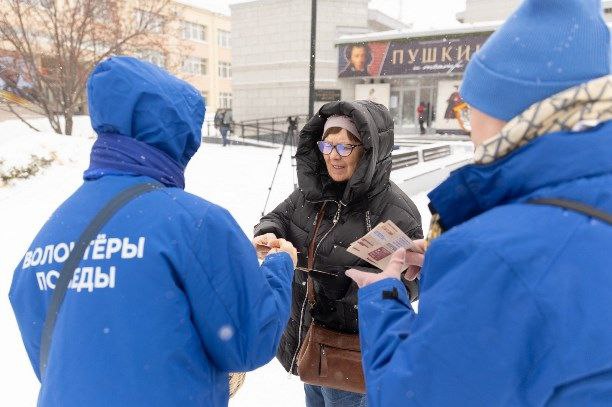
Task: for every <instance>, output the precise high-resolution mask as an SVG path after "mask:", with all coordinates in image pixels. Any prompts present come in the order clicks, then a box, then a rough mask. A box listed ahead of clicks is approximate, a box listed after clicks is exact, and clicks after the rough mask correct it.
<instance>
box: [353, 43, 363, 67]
mask: <svg viewBox="0 0 612 407" xmlns="http://www.w3.org/2000/svg"><path fill="white" fill-rule="evenodd" d="M365 63H366V50H365V47H354V48H353V49H352V51H351V64H353V67H354V68H355V70H357V71H363V70H365Z"/></svg>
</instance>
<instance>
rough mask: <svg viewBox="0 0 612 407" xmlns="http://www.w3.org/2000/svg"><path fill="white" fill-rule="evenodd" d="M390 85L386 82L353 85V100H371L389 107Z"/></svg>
mask: <svg viewBox="0 0 612 407" xmlns="http://www.w3.org/2000/svg"><path fill="white" fill-rule="evenodd" d="M390 94H391V85H390V84H388V83H368V84H363V85H362V84H360V85H355V100H371V101H372V102H376V103H380V104H381V105H383V106H385V107H386V108H387V109H388V108H389V101H390V100H389V98H390Z"/></svg>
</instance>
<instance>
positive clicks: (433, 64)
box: [338, 33, 490, 78]
mask: <svg viewBox="0 0 612 407" xmlns="http://www.w3.org/2000/svg"><path fill="white" fill-rule="evenodd" d="M489 35H490V33H484V34H483V33H479V34H467V35H462V36H442V37H435V38H415V39H403V40H392V41H373V42H367V43H358V44H343V45H341V46H339V47H338V50H339V63H338V77H340V78H350V77H379V76H391V75H422V74H430V73H444V74H451V73H461V72H463V71H464V70H465V67H466V65H467V63H468V62H469V60H470V58H471V57H472V55H474V53H476V52H477V51H478V50H479V49H480V47H481V46H482V44H484V42H485V41H486V40H487V38H488V37H489Z"/></svg>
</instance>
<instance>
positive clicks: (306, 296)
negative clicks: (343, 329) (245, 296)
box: [289, 201, 344, 377]
mask: <svg viewBox="0 0 612 407" xmlns="http://www.w3.org/2000/svg"><path fill="white" fill-rule="evenodd" d="M322 202H323V203H326V202H333V203H335V204H336V205H338V210H337V211H336V214H335V215H334V220H333V221H332V227H331V228H329V230H328V231H327V233H325V235H323V237H322V238H321V240H319V243H318V244H317V247H315V251H314V254H313V256H312V257H313V259H316V258H317V251H318V250H319V246H320V245H321V243H322V242H323V240H325V238H326V237H327V236H328V235H329V233H330V232H331V231H332V230H333V229H334V227H335V226H336V224H337V223H338V221H339V220H340V211H341V210H342V206H343V205H344V204H343V203H342V202H338V201H322ZM315 222H316V220H315ZM315 234H316V232H315ZM316 238H317V237H316V236H313V239H316ZM313 267H314V261H313ZM307 302H308V286H307V287H306V295H305V296H304V302H303V303H302V310H301V311H300V326H299V328H298V343H297V347H296V348H295V352H294V353H293V358H291V366H290V367H289V377H291V375H292V374H293V373H292V372H293V367H294V366H295V362H296V358H297V355H298V353H299V352H300V346H301V345H302V323H303V321H304V312H305V311H306V303H307Z"/></svg>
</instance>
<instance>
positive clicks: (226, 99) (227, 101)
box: [219, 92, 232, 109]
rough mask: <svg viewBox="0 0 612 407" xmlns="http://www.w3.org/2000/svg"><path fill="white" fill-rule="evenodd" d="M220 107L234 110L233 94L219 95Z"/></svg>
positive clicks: (223, 93)
mask: <svg viewBox="0 0 612 407" xmlns="http://www.w3.org/2000/svg"><path fill="white" fill-rule="evenodd" d="M219 107H220V108H222V109H231V108H232V94H231V93H225V92H221V93H219Z"/></svg>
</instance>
